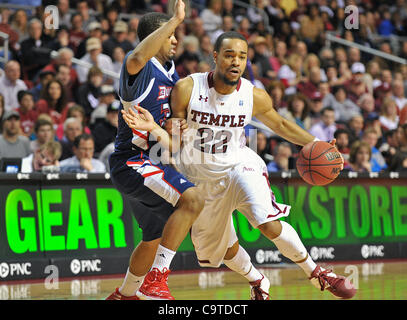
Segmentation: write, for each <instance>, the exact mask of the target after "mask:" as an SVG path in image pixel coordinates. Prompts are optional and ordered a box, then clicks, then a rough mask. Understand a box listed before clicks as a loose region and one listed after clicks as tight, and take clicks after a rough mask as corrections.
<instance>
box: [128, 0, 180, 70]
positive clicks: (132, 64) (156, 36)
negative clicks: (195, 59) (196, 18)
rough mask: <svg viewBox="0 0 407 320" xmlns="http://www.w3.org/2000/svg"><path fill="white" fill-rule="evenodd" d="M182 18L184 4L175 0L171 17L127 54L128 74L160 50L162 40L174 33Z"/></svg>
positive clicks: (139, 67)
mask: <svg viewBox="0 0 407 320" xmlns="http://www.w3.org/2000/svg"><path fill="white" fill-rule="evenodd" d="M184 18H185V4H184V2H183V1H182V0H177V1H176V2H175V8H174V14H173V16H172V18H171V19H170V20H169V21H168V22H167V23H165V24H163V25H162V26H161V27H160V28H158V29H157V30H156V31H154V32H153V33H152V34H150V35H149V36H148V37H147V38H145V39H144V40H143V41H141V42H140V43H139V45H138V46H137V47H136V48H135V49H134V50H133V52H132V53H131V54H130V55H129V57H128V58H127V60H126V68H127V72H128V73H129V74H130V75H134V74H137V73H139V72H140V70H141V69H143V67H144V66H145V65H146V63H147V61H148V60H150V59H151V58H152V57H154V56H155V55H156V54H157V53H158V52H159V51H160V49H161V46H162V44H163V43H164V41H166V40H167V39H168V38H170V37H171V36H172V35H173V34H174V32H175V29H176V28H177V27H178V26H179V25H180V24H181V23H182V21H184Z"/></svg>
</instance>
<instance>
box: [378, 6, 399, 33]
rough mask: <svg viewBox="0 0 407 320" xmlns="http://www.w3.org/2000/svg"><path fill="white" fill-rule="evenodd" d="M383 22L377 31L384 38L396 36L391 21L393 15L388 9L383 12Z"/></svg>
mask: <svg viewBox="0 0 407 320" xmlns="http://www.w3.org/2000/svg"><path fill="white" fill-rule="evenodd" d="M381 17H382V20H381V22H380V24H379V26H378V28H377V31H378V33H379V34H380V35H382V36H390V35H391V34H394V32H395V27H394V25H393V23H392V21H391V13H390V11H389V10H388V9H385V10H384V11H382V12H381Z"/></svg>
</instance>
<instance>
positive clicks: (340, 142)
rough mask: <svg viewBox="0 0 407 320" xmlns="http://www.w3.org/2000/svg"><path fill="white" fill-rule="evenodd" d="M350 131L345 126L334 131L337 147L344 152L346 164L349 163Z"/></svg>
mask: <svg viewBox="0 0 407 320" xmlns="http://www.w3.org/2000/svg"><path fill="white" fill-rule="evenodd" d="M349 135H350V134H349V131H348V130H346V129H343V128H340V129H337V130H336V131H335V133H334V138H335V139H336V147H337V148H338V151H339V152H340V153H341V154H342V157H343V160H344V163H343V165H344V166H346V165H348V164H349V153H350V148H349Z"/></svg>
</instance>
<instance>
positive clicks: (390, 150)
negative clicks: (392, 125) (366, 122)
mask: <svg viewBox="0 0 407 320" xmlns="http://www.w3.org/2000/svg"><path fill="white" fill-rule="evenodd" d="M397 135H398V133H397V129H393V130H387V131H386V132H385V133H384V135H383V136H384V142H383V143H382V145H381V146H380V148H379V151H380V152H381V153H382V155H383V157H384V159H385V161H386V165H387V166H390V164H391V161H392V159H393V156H394V155H395V154H396V151H397V148H398V146H399V142H398V138H397Z"/></svg>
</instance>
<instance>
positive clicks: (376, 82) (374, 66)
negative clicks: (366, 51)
mask: <svg viewBox="0 0 407 320" xmlns="http://www.w3.org/2000/svg"><path fill="white" fill-rule="evenodd" d="M366 71H367V73H368V74H369V75H370V76H371V77H372V87H373V90H374V89H376V88H377V87H378V86H380V84H381V83H382V82H381V80H380V72H381V70H380V65H379V64H378V63H377V61H374V60H371V61H369V62H368V63H367V68H366Z"/></svg>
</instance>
